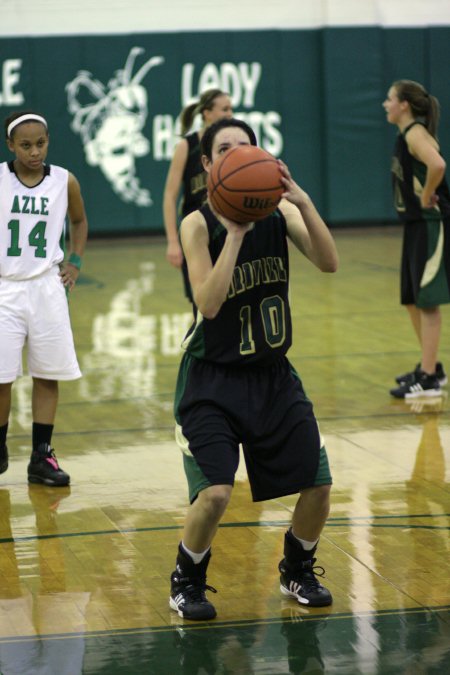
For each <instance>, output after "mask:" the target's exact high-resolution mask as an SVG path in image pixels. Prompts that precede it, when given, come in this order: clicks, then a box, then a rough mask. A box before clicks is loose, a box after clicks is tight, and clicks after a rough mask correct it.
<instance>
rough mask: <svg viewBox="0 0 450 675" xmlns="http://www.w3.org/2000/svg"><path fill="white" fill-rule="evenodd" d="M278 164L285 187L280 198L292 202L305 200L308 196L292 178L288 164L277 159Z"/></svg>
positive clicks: (296, 202) (297, 202)
mask: <svg viewBox="0 0 450 675" xmlns="http://www.w3.org/2000/svg"><path fill="white" fill-rule="evenodd" d="M278 164H279V166H280V171H281V181H282V183H283V185H284V188H285V190H284V192H283V194H282V195H281V196H282V198H283V199H287V200H288V201H289V202H292V203H293V204H299V203H303V202H306V201H307V200H308V199H309V197H308V195H307V193H306V192H305V191H304V190H302V188H301V187H300V185H298V183H296V182H295V180H294V179H293V178H292V176H291V173H290V171H289V168H288V166H287V165H286V164H285V163H284V162H283V161H282V160H281V159H279V160H278Z"/></svg>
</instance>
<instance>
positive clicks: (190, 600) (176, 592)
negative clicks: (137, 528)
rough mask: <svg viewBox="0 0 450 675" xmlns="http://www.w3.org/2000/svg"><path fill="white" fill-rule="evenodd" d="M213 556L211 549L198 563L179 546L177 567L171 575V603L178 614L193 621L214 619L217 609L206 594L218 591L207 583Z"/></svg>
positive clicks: (171, 606)
mask: <svg viewBox="0 0 450 675" xmlns="http://www.w3.org/2000/svg"><path fill="white" fill-rule="evenodd" d="M210 558H211V551H208V553H207V554H206V555H205V557H204V558H203V560H202V561H201V562H200V563H198V565H196V564H195V563H194V561H193V560H192V558H191V557H190V556H189V555H188V554H187V553H185V551H183V549H182V546H181V544H180V545H179V546H178V556H177V562H176V569H175V571H174V572H172V576H171V577H170V582H171V590H170V598H169V605H170V608H171V609H173V610H174V611H175V612H178V616H181V617H182V618H183V619H191V620H192V621H208V620H209V619H214V617H215V616H216V610H215V607H214V605H212V604H211V603H210V602H209V600H208V599H207V597H206V595H205V591H212V592H213V593H217V591H216V589H215V588H213V587H212V586H208V585H207V584H206V569H207V567H208V563H209V560H210Z"/></svg>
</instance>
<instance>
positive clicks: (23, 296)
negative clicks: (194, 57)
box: [0, 111, 88, 487]
mask: <svg viewBox="0 0 450 675" xmlns="http://www.w3.org/2000/svg"><path fill="white" fill-rule="evenodd" d="M5 131H6V143H7V146H8V148H9V150H10V151H11V152H13V153H14V154H15V156H16V158H15V160H13V161H11V162H9V163H8V162H2V163H0V473H3V472H4V471H6V469H7V468H8V449H7V446H6V436H7V431H8V419H9V413H10V408H11V389H12V384H13V382H14V381H15V380H16V378H17V377H19V376H20V375H22V351H23V349H24V346H25V344H26V345H27V351H28V370H29V373H30V375H31V377H32V378H33V391H32V413H33V430H32V453H31V458H30V463H29V465H28V480H29V482H31V483H44V484H46V485H50V486H55V487H56V486H63V485H68V484H69V482H70V477H69V475H68V474H67V473H66V472H65V471H63V470H62V469H61V467H60V466H59V465H58V462H57V461H56V457H55V453H54V451H53V449H52V447H51V437H52V433H53V425H54V420H55V415H56V408H57V403H58V381H59V380H75V379H77V378H79V377H81V372H80V369H79V366H78V362H77V357H76V353H75V347H74V342H73V335H72V329H71V325H70V318H69V311H68V303H67V294H66V291H71V290H72V289H73V287H74V285H75V283H76V281H77V279H78V275H79V272H80V268H81V259H82V255H83V252H84V248H85V244H86V239H87V230H88V225H87V219H86V213H85V210H84V204H83V198H82V196H81V192H80V186H79V183H78V181H77V180H76V178H75V176H73V175H72V174H71V173H69V172H68V171H67V170H66V169H63V168H61V167H59V166H53V165H47V164H45V159H46V156H47V151H48V144H49V135H48V125H47V122H46V120H45V119H44V118H43V117H42V116H40V115H37V114H35V113H33V112H28V111H25V112H17V113H14V114H12V115H10V116H9V117H8V118H7V119H6V121H5ZM67 214H68V215H69V219H70V253H69V257H68V260H67V261H66V262H64V250H63V248H62V247H63V245H64V237H65V221H66V215H67Z"/></svg>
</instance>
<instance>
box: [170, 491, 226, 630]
mask: <svg viewBox="0 0 450 675" xmlns="http://www.w3.org/2000/svg"><path fill="white" fill-rule="evenodd" d="M231 492H232V486H231V485H211V486H210V487H208V488H205V489H204V490H202V491H201V492H200V493H199V494H198V496H197V499H196V500H195V501H194V502H193V504H191V506H190V508H189V510H188V514H187V517H186V523H185V527H184V534H183V543H184V545H185V546H186V547H187V548H188V550H189V551H192V552H198V553H201V552H203V551H207V553H205V555H204V556H203V558H202V560H200V562H197V563H195V562H194V560H193V558H192V557H191V556H190V555H189V554H188V552H187V551H186V550H185V549H184V547H183V544H182V543H180V545H179V547H178V555H177V560H176V566H175V570H174V572H172V575H171V578H170V582H171V590H170V598H169V605H170V608H171V609H173V610H174V611H176V612H178V615H179V616H181V617H183V618H184V619H190V620H193V621H207V620H209V619H214V617H215V616H216V610H215V607H214V605H213V604H212V603H211V602H209V600H208V599H207V597H206V591H207V590H208V591H212V592H213V593H216V589H215V588H213V587H212V586H208V584H207V583H206V570H207V567H208V564H209V561H210V558H211V551H210V545H211V542H212V540H213V538H214V535H215V534H216V531H217V527H218V525H219V522H220V519H221V518H222V516H223V514H224V512H225V509H226V507H227V505H228V502H229V501H230V497H231ZM192 555H194V553H193V554H192Z"/></svg>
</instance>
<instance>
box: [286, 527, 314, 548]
mask: <svg viewBox="0 0 450 675" xmlns="http://www.w3.org/2000/svg"><path fill="white" fill-rule="evenodd" d="M291 532H292V535H293V536H294V537H295V538H296V539H297V541H299V542H300V543H301V545H302V546H303V550H304V551H312V549H313V548H314V546H315V545H316V544H317V542H318V541H319V540H318V539H316V541H306V539H300V537H296V536H295V534H294V532H293V530H291Z"/></svg>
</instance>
